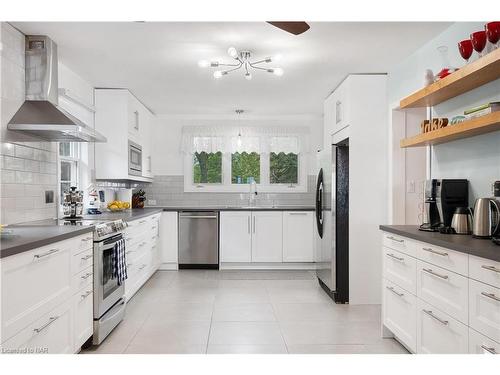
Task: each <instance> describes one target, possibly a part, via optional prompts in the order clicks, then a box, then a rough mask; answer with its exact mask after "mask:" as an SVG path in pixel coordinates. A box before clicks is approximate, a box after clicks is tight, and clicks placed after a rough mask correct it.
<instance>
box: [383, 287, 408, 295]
mask: <svg viewBox="0 0 500 375" xmlns="http://www.w3.org/2000/svg"><path fill="white" fill-rule="evenodd" d="M386 289H388V290H390V291H391V292H393V293H394V294H395V295H397V296H398V297H403V296H404V293H398V292H396V291H395V290H394V288H393V287H392V286H386Z"/></svg>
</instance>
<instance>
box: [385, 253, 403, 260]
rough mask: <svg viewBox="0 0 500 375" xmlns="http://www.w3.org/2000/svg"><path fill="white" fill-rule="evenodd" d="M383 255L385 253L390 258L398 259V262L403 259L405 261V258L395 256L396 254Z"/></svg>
mask: <svg viewBox="0 0 500 375" xmlns="http://www.w3.org/2000/svg"><path fill="white" fill-rule="evenodd" d="M385 255H387V256H388V257H390V258H392V259H396V260H398V261H400V262H404V261H405V258H400V257H397V256H396V255H394V254H389V253H387V254H385Z"/></svg>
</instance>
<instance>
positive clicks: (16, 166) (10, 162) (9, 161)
mask: <svg viewBox="0 0 500 375" xmlns="http://www.w3.org/2000/svg"><path fill="white" fill-rule="evenodd" d="M3 158H4V162H3V166H2V168H3V169H11V170H23V169H24V165H25V164H24V159H21V158H14V157H12V156H4V157H3Z"/></svg>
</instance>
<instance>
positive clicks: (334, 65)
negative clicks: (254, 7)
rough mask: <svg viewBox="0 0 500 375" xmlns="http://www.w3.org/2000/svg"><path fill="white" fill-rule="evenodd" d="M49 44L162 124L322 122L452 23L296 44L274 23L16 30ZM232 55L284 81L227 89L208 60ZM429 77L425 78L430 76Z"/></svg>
mask: <svg viewBox="0 0 500 375" xmlns="http://www.w3.org/2000/svg"><path fill="white" fill-rule="evenodd" d="M13 25H14V26H15V27H17V28H18V29H19V30H21V31H22V32H23V33H25V34H46V35H48V36H49V37H51V38H52V39H53V40H54V41H55V42H56V43H57V44H58V48H59V58H60V59H61V61H63V63H64V64H66V65H67V66H68V67H69V68H71V69H72V70H73V71H75V72H76V73H78V74H79V75H80V76H82V78H84V79H86V80H87V81H88V82H89V83H91V84H92V85H94V86H95V87H126V88H128V89H130V90H131V91H132V92H133V93H134V94H135V95H136V96H137V97H138V98H139V99H140V100H141V101H142V102H143V103H144V104H145V105H147V106H148V107H149V108H150V109H151V110H152V111H154V112H155V113H157V114H229V113H231V112H233V111H234V109H236V108H243V109H245V110H246V112H247V113H252V114H258V115H266V114H272V115H283V114H287V115H290V114H321V113H322V111H323V108H322V103H323V99H324V98H325V97H326V96H327V95H328V93H330V92H331V91H332V90H333V89H334V88H335V87H336V86H337V85H338V84H339V83H340V81H341V80H342V79H343V78H344V77H345V76H346V75H347V74H348V73H379V72H387V71H388V70H389V69H390V68H391V67H392V66H393V65H395V64H397V63H398V61H400V60H401V59H403V58H405V57H407V56H408V55H410V54H411V53H412V52H413V51H415V50H416V49H417V48H418V47H420V46H421V45H423V44H424V43H425V42H426V41H428V40H429V39H431V38H433V37H434V36H435V35H437V34H439V33H440V32H441V31H442V30H444V29H445V28H446V27H448V26H449V23H359V22H356V23H338V22H322V23H317V22H315V23H310V25H311V28H310V30H309V31H307V32H305V33H304V34H302V35H299V36H294V35H291V34H288V33H286V32H284V31H281V30H279V29H277V28H275V27H273V26H271V25H269V24H267V23H265V22H246V23H245V22H237V23H236V22H234V23H221V22H203V23H194V22H161V23H154V22H147V23H112V22H105V23H82V22H75V23H59V22H39V23H37V22H27V23H21V22H16V23H13ZM229 46H235V47H236V48H237V49H248V50H250V51H252V52H253V54H254V56H255V57H266V56H269V55H274V54H276V53H280V54H281V55H282V56H283V58H282V60H281V62H280V64H279V65H280V66H282V67H283V69H284V70H285V74H284V75H283V76H282V77H276V76H274V75H272V74H268V73H265V72H262V73H261V74H258V73H260V72H256V73H255V74H254V77H253V80H252V81H246V80H245V79H244V78H243V73H241V72H236V74H232V75H229V76H225V77H223V78H221V79H220V80H215V79H214V78H213V77H212V71H213V70H212V69H210V68H209V69H202V68H199V67H198V65H197V62H198V61H199V60H201V59H209V60H216V59H219V60H221V61H222V60H224V61H229V60H228V56H227V54H226V51H227V48H228V47H229ZM422 74H423V73H422Z"/></svg>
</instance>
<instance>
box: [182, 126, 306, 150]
mask: <svg viewBox="0 0 500 375" xmlns="http://www.w3.org/2000/svg"><path fill="white" fill-rule="evenodd" d="M309 134H310V130H309V128H308V127H305V126H304V127H302V126H293V127H283V126H280V127H244V128H239V127H232V126H222V127H207V126H184V127H183V128H182V144H181V151H182V152H183V153H187V154H193V153H195V152H219V151H220V152H222V153H234V152H257V153H270V152H275V153H280V152H284V153H287V154H288V153H291V152H292V153H295V154H304V153H308V152H309V147H310V146H309ZM240 135H241V136H240ZM238 139H239V141H238Z"/></svg>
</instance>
